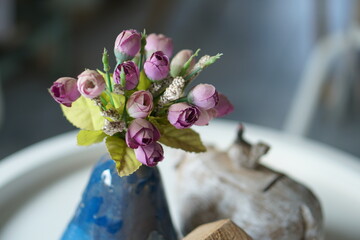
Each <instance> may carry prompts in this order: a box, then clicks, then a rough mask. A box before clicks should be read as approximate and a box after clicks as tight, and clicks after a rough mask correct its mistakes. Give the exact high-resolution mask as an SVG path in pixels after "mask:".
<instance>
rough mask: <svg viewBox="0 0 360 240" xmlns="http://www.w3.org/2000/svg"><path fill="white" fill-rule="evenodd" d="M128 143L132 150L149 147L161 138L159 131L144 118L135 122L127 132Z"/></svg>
mask: <svg viewBox="0 0 360 240" xmlns="http://www.w3.org/2000/svg"><path fill="white" fill-rule="evenodd" d="M125 138H126V143H127V145H128V146H129V147H130V148H138V147H139V146H147V145H149V144H151V143H154V142H156V141H157V140H159V138H160V132H159V130H158V129H157V128H156V127H155V126H154V125H152V124H151V123H150V122H148V121H146V120H145V119H142V118H137V119H135V120H133V121H132V122H131V124H130V126H129V128H128V131H127V132H126V136H125Z"/></svg>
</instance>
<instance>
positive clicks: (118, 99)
mask: <svg viewBox="0 0 360 240" xmlns="http://www.w3.org/2000/svg"><path fill="white" fill-rule="evenodd" d="M111 96H112V98H113V101H114V105H115V108H116V110H117V111H118V112H119V114H122V113H123V111H124V106H125V100H126V99H125V96H124V95H119V94H115V93H111Z"/></svg>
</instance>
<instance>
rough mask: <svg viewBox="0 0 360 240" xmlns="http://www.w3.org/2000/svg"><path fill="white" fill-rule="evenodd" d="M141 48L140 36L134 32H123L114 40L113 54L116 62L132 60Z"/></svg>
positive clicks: (131, 30)
mask: <svg viewBox="0 0 360 240" xmlns="http://www.w3.org/2000/svg"><path fill="white" fill-rule="evenodd" d="M140 48H141V34H140V33H138V32H137V31H136V30H133V29H130V30H124V31H122V32H121V33H120V34H119V35H118V36H117V38H116V41H115V47H114V53H115V56H116V58H117V60H118V62H123V61H125V60H129V59H131V58H133V57H134V56H135V55H136V54H137V53H138V52H139V50H140Z"/></svg>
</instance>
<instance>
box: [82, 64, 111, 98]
mask: <svg viewBox="0 0 360 240" xmlns="http://www.w3.org/2000/svg"><path fill="white" fill-rule="evenodd" d="M77 87H78V90H79V92H80V93H81V95H83V96H84V97H86V98H95V97H97V96H99V95H100V94H101V93H102V91H104V89H105V80H104V78H103V77H102V76H101V75H100V74H99V73H98V72H97V71H94V70H85V71H84V72H82V73H81V74H80V75H79V76H78V81H77Z"/></svg>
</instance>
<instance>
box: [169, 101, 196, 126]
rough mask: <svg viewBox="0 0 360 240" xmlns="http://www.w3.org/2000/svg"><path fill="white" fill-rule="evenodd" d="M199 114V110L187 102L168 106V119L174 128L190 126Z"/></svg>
mask: <svg viewBox="0 0 360 240" xmlns="http://www.w3.org/2000/svg"><path fill="white" fill-rule="evenodd" d="M199 116H200V110H199V109H198V108H197V107H196V106H192V105H189V104H187V103H175V104H173V105H171V106H170V108H169V111H168V120H169V122H170V123H171V124H172V125H173V126H174V127H176V128H178V129H182V128H189V127H191V126H192V125H193V124H194V123H195V122H196V121H197V120H198V119H199Z"/></svg>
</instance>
